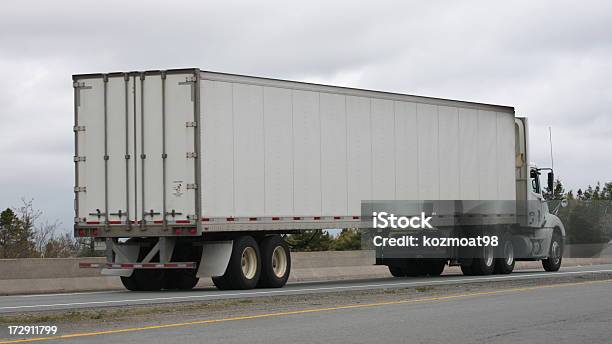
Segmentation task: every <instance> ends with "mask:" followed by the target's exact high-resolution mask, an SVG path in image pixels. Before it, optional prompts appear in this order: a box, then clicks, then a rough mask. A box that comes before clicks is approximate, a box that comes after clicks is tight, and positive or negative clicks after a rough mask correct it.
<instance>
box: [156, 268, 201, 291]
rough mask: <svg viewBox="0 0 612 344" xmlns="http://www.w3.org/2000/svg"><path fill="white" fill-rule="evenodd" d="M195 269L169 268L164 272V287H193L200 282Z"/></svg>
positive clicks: (170, 288)
mask: <svg viewBox="0 0 612 344" xmlns="http://www.w3.org/2000/svg"><path fill="white" fill-rule="evenodd" d="M196 272H197V270H195V269H177V270H167V271H166V272H165V274H164V289H169V290H172V289H179V290H190V289H193V288H194V287H195V286H196V284H198V282H199V280H200V279H199V278H198V277H196Z"/></svg>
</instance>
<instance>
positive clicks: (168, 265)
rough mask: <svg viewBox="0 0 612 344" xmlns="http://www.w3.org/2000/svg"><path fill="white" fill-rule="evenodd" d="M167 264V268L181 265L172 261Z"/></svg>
mask: <svg viewBox="0 0 612 344" xmlns="http://www.w3.org/2000/svg"><path fill="white" fill-rule="evenodd" d="M165 265H166V267H167V268H178V266H179V265H178V264H172V263H168V264H165Z"/></svg>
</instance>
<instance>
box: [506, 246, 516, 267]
mask: <svg viewBox="0 0 612 344" xmlns="http://www.w3.org/2000/svg"><path fill="white" fill-rule="evenodd" d="M504 257H505V258H506V265H508V266H510V265H512V263H513V262H514V247H513V246H512V243H511V242H510V241H507V242H506V244H505V245H504Z"/></svg>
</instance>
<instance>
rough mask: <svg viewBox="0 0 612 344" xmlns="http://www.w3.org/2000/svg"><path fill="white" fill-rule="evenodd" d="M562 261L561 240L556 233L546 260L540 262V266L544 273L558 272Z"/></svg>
mask: <svg viewBox="0 0 612 344" xmlns="http://www.w3.org/2000/svg"><path fill="white" fill-rule="evenodd" d="M562 259H563V239H562V238H561V236H560V235H559V234H557V233H556V232H555V233H554V234H553V237H552V242H551V243H550V253H549V254H548V258H547V259H543V260H542V266H543V267H544V270H546V271H551V272H554V271H559V268H560V267H561V260H562Z"/></svg>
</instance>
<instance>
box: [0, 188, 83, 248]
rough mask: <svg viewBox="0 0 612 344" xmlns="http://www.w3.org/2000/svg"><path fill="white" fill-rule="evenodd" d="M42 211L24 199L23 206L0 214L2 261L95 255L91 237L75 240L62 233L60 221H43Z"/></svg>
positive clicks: (8, 209)
mask: <svg viewBox="0 0 612 344" xmlns="http://www.w3.org/2000/svg"><path fill="white" fill-rule="evenodd" d="M41 216H42V211H40V210H37V209H35V208H34V206H33V202H32V201H31V200H30V201H26V200H22V204H21V205H20V206H19V207H15V208H7V209H5V210H4V211H2V212H1V213H0V259H2V258H66V257H77V256H91V255H92V254H93V253H94V252H93V247H92V246H91V243H90V241H89V239H88V238H74V237H73V235H72V233H70V234H69V233H66V231H60V225H61V224H60V223H59V222H58V221H56V222H53V223H49V222H42V221H40V218H41Z"/></svg>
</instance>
